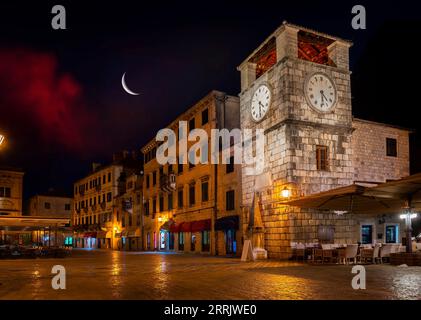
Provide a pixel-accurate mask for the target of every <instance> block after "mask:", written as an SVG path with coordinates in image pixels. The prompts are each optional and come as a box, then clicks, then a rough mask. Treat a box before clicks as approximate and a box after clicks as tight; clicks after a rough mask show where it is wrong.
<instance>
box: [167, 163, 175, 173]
mask: <svg viewBox="0 0 421 320" xmlns="http://www.w3.org/2000/svg"><path fill="white" fill-rule="evenodd" d="M168 173H174V168H173V166H172V164H169V165H168Z"/></svg>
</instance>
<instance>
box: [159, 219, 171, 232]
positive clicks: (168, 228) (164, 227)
mask: <svg viewBox="0 0 421 320" xmlns="http://www.w3.org/2000/svg"><path fill="white" fill-rule="evenodd" d="M174 224H175V222H174V220H172V219H170V220H168V221H166V222H165V223H164V224H163V225H162V226H161V227H160V228H159V229H160V230H166V231H171V227H172V225H174Z"/></svg>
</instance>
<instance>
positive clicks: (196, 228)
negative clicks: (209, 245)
mask: <svg viewBox="0 0 421 320" xmlns="http://www.w3.org/2000/svg"><path fill="white" fill-rule="evenodd" d="M210 229H211V219H206V220H198V221H193V222H192V223H191V232H200V231H206V230H210Z"/></svg>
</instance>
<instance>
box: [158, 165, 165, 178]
mask: <svg viewBox="0 0 421 320" xmlns="http://www.w3.org/2000/svg"><path fill="white" fill-rule="evenodd" d="M163 175H164V167H159V177H160V178H161V177H162V176H163Z"/></svg>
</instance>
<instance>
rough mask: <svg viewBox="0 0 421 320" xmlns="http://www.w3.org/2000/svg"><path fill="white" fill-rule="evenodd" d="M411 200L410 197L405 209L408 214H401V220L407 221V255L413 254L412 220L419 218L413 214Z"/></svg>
mask: <svg viewBox="0 0 421 320" xmlns="http://www.w3.org/2000/svg"><path fill="white" fill-rule="evenodd" d="M411 200H412V197H408V199H407V201H406V202H405V207H404V209H405V211H406V213H404V214H401V216H400V218H401V219H405V227H406V252H407V253H412V219H415V218H416V217H417V214H416V213H412V210H411Z"/></svg>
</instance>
